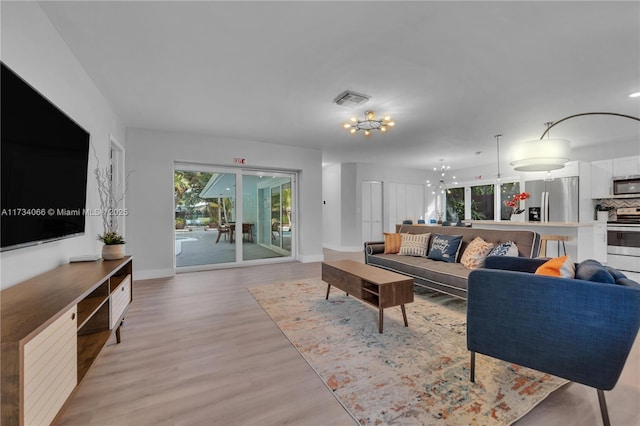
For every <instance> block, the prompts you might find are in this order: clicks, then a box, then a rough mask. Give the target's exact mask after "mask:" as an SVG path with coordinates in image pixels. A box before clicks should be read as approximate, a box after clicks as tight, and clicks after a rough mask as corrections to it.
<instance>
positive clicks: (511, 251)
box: [489, 241, 518, 257]
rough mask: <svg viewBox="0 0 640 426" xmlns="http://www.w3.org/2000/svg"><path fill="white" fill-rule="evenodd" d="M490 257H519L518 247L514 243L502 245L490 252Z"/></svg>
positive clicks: (509, 242)
mask: <svg viewBox="0 0 640 426" xmlns="http://www.w3.org/2000/svg"><path fill="white" fill-rule="evenodd" d="M489 256H516V257H517V256H518V246H516V243H514V242H513V241H507V242H506V243H500V244H498V245H497V246H495V247H494V248H493V250H491V251H490V252H489Z"/></svg>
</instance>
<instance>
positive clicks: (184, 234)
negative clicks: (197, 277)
mask: <svg viewBox="0 0 640 426" xmlns="http://www.w3.org/2000/svg"><path fill="white" fill-rule="evenodd" d="M174 200H175V202H174V207H175V212H174V215H175V242H174V244H175V256H176V263H175V265H176V268H179V269H184V270H196V269H206V267H217V266H225V265H230V266H233V265H236V264H238V263H257V262H259V263H264V262H266V261H268V259H274V258H277V259H282V258H294V257H295V226H294V220H293V218H294V217H295V174H294V173H283V172H272V171H261V170H246V169H245V170H243V169H234V168H222V167H215V166H205V165H193V164H184V163H183V164H180V163H177V164H176V165H175V167H174Z"/></svg>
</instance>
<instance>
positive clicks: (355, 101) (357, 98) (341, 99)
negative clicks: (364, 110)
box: [333, 90, 371, 106]
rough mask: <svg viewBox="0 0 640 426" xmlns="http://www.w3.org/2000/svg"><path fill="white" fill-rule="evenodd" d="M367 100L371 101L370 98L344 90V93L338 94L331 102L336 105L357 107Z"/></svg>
mask: <svg viewBox="0 0 640 426" xmlns="http://www.w3.org/2000/svg"><path fill="white" fill-rule="evenodd" d="M369 99H371V96H367V95H363V94H361V93H356V92H352V91H350V90H345V91H344V92H342V93H340V94H339V95H338V96H337V97H336V98H335V99H334V100H333V102H335V103H337V104H338V105H345V106H358V105H362V104H364V103H365V102H367V101H368V100H369Z"/></svg>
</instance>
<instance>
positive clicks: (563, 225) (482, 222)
mask: <svg viewBox="0 0 640 426" xmlns="http://www.w3.org/2000/svg"><path fill="white" fill-rule="evenodd" d="M465 223H471V224H472V225H473V226H474V227H476V228H482V227H483V225H500V226H526V227H557V228H578V227H586V226H593V225H606V224H607V222H604V221H603V222H599V221H595V220H594V221H591V222H515V221H510V220H500V221H499V220H469V221H465Z"/></svg>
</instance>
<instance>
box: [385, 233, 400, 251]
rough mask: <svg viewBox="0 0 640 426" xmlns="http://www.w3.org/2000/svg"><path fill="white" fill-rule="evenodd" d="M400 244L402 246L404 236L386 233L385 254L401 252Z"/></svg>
mask: <svg viewBox="0 0 640 426" xmlns="http://www.w3.org/2000/svg"><path fill="white" fill-rule="evenodd" d="M400 244H402V234H392V233H389V232H385V233H384V253H385V254H396V253H398V252H399V251H400Z"/></svg>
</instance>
